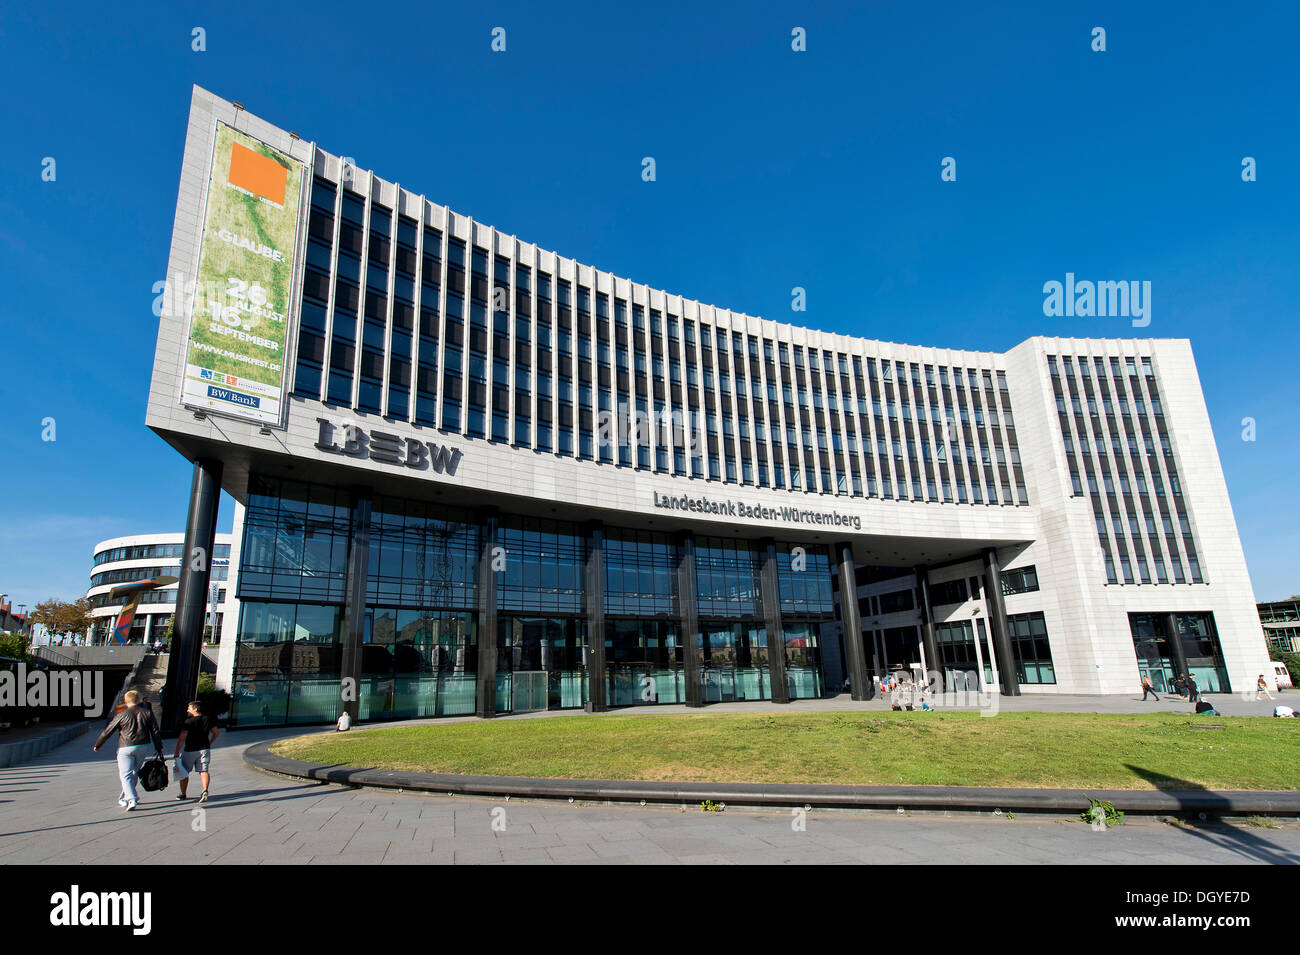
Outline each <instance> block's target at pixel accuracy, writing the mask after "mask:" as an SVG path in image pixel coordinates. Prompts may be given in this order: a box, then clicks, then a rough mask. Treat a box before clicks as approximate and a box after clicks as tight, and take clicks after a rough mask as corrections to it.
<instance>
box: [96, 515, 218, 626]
mask: <svg viewBox="0 0 1300 955" xmlns="http://www.w3.org/2000/svg"><path fill="white" fill-rule="evenodd" d="M230 539H231V538H230V535H229V534H218V535H217V542H216V546H215V547H214V548H213V554H212V574H211V578H210V584H209V591H208V612H209V614H215V617H214V618H212V619H214V621H215V623H210V624H208V625H207V626H206V627H205V632H204V640H205V642H209V643H213V642H216V641H217V640H218V639H220V636H221V630H222V626H223V624H224V621H225V613H226V593H227V590H228V588H229V586H230V582H229V579H228V578H229V574H230ZM184 546H185V535H183V534H132V535H130V536H128V537H112V538H109V539H108V540H106V541H100V542H99V543H98V544H96V545H95V552H94V566H93V567H92V568H91V571H90V589H89V590H88V591H86V597H87V598H88V599H89V600H90V607H91V616H92V617H94V620H95V622H94V625H93V626H92V627H91V628H90V630H89V632H87V634H86V642H87V643H90V644H104V643H111V642H112V640H113V627H114V625H115V623H116V622H117V615H118V614H119V613H121V612H122V607H123V603H122V600H121V598H113V597H112V596H110V594H111V592H112V590H113V588H114V587H117V586H120V585H122V584H126V583H131V582H133V581H137V580H145V579H147V578H150V577H174V576H176V575H177V574H178V572H179V570H180V565H181V554H182V553H183V548H184ZM176 589H177V588H176V587H175V586H172V587H163V588H160V589H158V590H150V591H146V592H145V593H143V594H141V595H140V604H139V606H138V607H137V608H136V612H135V617H134V619H133V620H132V621H131V636H130V639H129V640H128V642H129V643H143V644H149V643H152V642H153V641H155V640H163V639H166V637H167V633H168V631H169V630H170V629H171V625H172V616H173V615H174V614H175V612H176Z"/></svg>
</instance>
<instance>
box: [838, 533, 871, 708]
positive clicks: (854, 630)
mask: <svg viewBox="0 0 1300 955" xmlns="http://www.w3.org/2000/svg"><path fill="white" fill-rule="evenodd" d="M834 557H835V561H836V570H837V572H838V574H839V581H840V634H841V637H842V639H843V641H844V653H845V656H846V658H847V659H846V662H847V663H848V666H849V690H850V693H851V695H852V697H853V699H855V700H869V699H871V698H872V697H874V696H875V695H876V685H875V682H874V681H873V680H872V679H871V678H870V675H869V674H868V672H867V652H866V651H867V648H866V643H865V642H864V641H863V639H862V614H861V613H860V612H859V609H858V584H857V574H856V572H855V571H856V566H857V565H856V564H855V563H854V562H853V544H852V542H851V541H839V542H838V543H837V544H836V545H835V550H834Z"/></svg>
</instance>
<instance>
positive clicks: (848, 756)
mask: <svg viewBox="0 0 1300 955" xmlns="http://www.w3.org/2000/svg"><path fill="white" fill-rule="evenodd" d="M1193 723H1203V724H1216V725H1217V724H1223V725H1224V726H1225V727H1226V728H1225V729H1221V730H1198V729H1192V724H1193ZM272 749H273V751H274V752H275V753H277V754H278V755H281V756H287V757H290V758H294V759H304V760H309V761H313V762H319V763H328V764H345V765H350V766H359V767H366V768H380V769H399V770H419V771H425V772H438V773H471V774H481V775H489V776H555V777H564V778H570V779H645V780H675V781H682V782H747V783H760V782H782V783H845V784H862V785H899V784H914V785H950V786H1041V787H1049V788H1074V787H1081V788H1107V789H1179V788H1187V789H1195V788H1201V787H1204V788H1208V789H1295V788H1297V787H1298V786H1300V724H1297V722H1296V721H1294V720H1278V719H1272V718H1271V717H1220V718H1216V719H1203V718H1191V717H1188V716H1180V715H1177V714H1152V715H1119V714H1116V715H1097V714H1083V713H1003V714H1000V715H998V716H996V717H992V718H988V717H981V716H980V715H978V714H976V713H919V712H913V713H906V712H903V713H898V712H892V711H891V712H883V713H882V712H872V713H848V714H830V713H816V714H812V713H798V714H793V713H792V714H769V713H753V714H735V713H725V714H723V713H720V714H716V715H709V714H698V715H697V714H690V715H664V716H648V715H626V716H623V715H618V716H600V717H596V716H560V717H548V718H543V719H526V720H500V721H490V722H487V721H483V722H480V721H475V722H465V723H448V724H443V725H433V726H429V725H426V726H406V727H403V726H395V727H392V728H385V729H377V730H366V731H363V732H356V731H354V732H350V733H346V734H338V733H332V732H331V733H320V734H314V735H311V736H299V737H295V738H293V739H288V740H284V741H282V742H280V743H277V744H275V745H274V746H273V747H272Z"/></svg>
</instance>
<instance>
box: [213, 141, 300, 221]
mask: <svg viewBox="0 0 1300 955" xmlns="http://www.w3.org/2000/svg"><path fill="white" fill-rule="evenodd" d="M227 178H228V181H229V182H230V184H231V185H232V186H238V187H239V188H240V189H247V190H248V191H249V192H251V193H252V194H253V195H255V196H261V197H262V198H264V199H269V200H271V201H272V202H274V203H275V204H276V205H277V206H282V205H284V187H285V183H286V182H287V181H288V179H289V170H288V169H285V168H284V166H281V165H280V164H279V163H278V162H276V161H275V160H274V159H272V158H271V157H270V156H263V155H262V154H261V153H258V152H254V151H253V150H251V149H249V148H248V147H247V146H241V145H240V144H239V143H231V144H230V175H229V177H227Z"/></svg>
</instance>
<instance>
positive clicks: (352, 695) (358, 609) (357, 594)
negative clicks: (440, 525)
mask: <svg viewBox="0 0 1300 955" xmlns="http://www.w3.org/2000/svg"><path fill="white" fill-rule="evenodd" d="M370 509H371V497H370V491H369V489H366V488H358V489H355V490H353V492H352V535H351V538H352V539H351V542H350V544H349V547H348V578H347V584H346V589H345V590H344V594H343V660H342V665H341V668H340V673H339V678H340V693H341V695H342V697H343V700H342V702H343V709H344V710H345V711H346V712H347V714H348V716H350V717H351V718H352V722H354V723H355V722H356V721H357V720H358V719H360V717H361V680H362V678H363V674H362V671H361V660H362V646H363V642H364V640H365V636H366V578H367V576H368V575H369V573H370ZM344 688H346V689H347V691H348V692H342V691H343V689H344Z"/></svg>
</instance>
